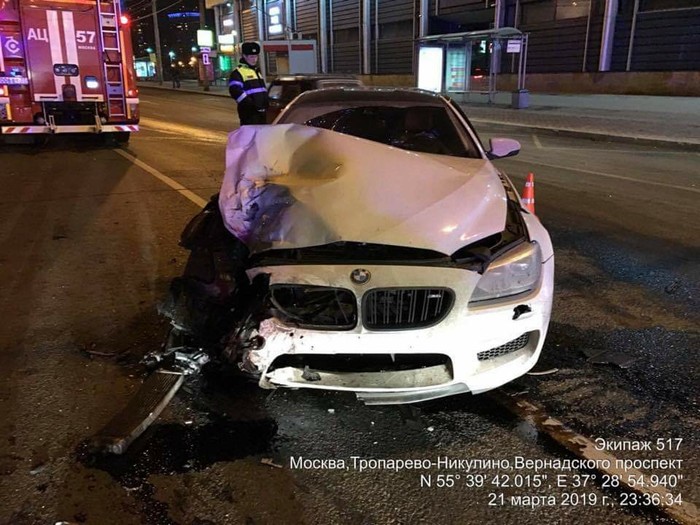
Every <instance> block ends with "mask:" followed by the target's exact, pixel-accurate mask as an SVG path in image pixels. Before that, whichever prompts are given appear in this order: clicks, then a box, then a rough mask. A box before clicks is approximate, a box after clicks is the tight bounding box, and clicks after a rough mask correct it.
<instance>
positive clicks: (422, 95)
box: [295, 87, 444, 105]
mask: <svg viewBox="0 0 700 525" xmlns="http://www.w3.org/2000/svg"><path fill="white" fill-rule="evenodd" d="M398 101H401V102H414V103H417V104H433V105H442V104H444V98H443V97H442V96H441V95H439V94H437V93H433V92H432V91H425V90H422V89H417V88H386V87H384V88H380V87H337V88H325V89H318V90H314V91H306V92H304V93H302V94H301V95H299V97H298V98H297V99H296V102H295V104H298V103H300V102H303V103H304V104H316V103H333V102H346V103H347V102H398Z"/></svg>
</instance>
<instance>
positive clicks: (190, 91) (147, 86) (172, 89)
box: [136, 84, 231, 98]
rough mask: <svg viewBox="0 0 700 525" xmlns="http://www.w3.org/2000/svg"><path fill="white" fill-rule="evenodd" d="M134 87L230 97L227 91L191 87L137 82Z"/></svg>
mask: <svg viewBox="0 0 700 525" xmlns="http://www.w3.org/2000/svg"><path fill="white" fill-rule="evenodd" d="M136 87H138V88H139V91H141V90H142V89H151V90H154V91H175V92H177V93H187V94H188V95H205V96H209V97H226V98H231V96H230V95H229V94H228V93H219V92H217V91H200V90H197V91H195V90H193V89H186V88H185V89H183V88H171V87H165V86H149V85H142V84H137V85H136Z"/></svg>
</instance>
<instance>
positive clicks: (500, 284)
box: [469, 242, 542, 304]
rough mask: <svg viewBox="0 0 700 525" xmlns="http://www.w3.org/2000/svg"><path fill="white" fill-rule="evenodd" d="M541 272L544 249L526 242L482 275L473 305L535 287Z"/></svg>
mask: <svg viewBox="0 0 700 525" xmlns="http://www.w3.org/2000/svg"><path fill="white" fill-rule="evenodd" d="M541 271H542V252H541V250H540V247H539V245H538V244H537V243H536V242H531V243H523V244H520V245H518V246H516V247H515V248H513V249H512V250H510V251H508V252H506V253H504V254H503V255H501V256H500V257H499V258H498V259H496V260H495V261H493V262H492V263H491V264H490V265H489V266H488V268H487V270H486V271H485V272H484V275H482V276H481V279H480V280H479V282H478V284H477V285H476V288H475V289H474V292H473V293H472V296H471V299H470V300H469V303H470V304H473V303H478V302H481V301H489V300H493V299H500V298H502V297H510V296H512V295H519V294H521V293H525V292H530V291H532V290H534V289H535V287H536V286H537V284H538V283H539V281H540V273H541Z"/></svg>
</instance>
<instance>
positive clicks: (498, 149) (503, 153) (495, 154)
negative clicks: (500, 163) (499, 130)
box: [486, 138, 520, 160]
mask: <svg viewBox="0 0 700 525" xmlns="http://www.w3.org/2000/svg"><path fill="white" fill-rule="evenodd" d="M489 148H490V149H489V151H487V152H486V155H487V156H488V158H489V159H490V160H494V159H503V158H505V157H513V156H515V155H517V154H518V152H519V151H520V142H518V141H517V140H513V139H502V138H493V139H491V140H489Z"/></svg>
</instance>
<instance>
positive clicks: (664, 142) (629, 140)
mask: <svg viewBox="0 0 700 525" xmlns="http://www.w3.org/2000/svg"><path fill="white" fill-rule="evenodd" d="M138 88H139V90H140V89H151V90H156V91H176V92H178V93H187V94H189V95H206V96H215V97H225V98H229V95H228V93H216V92H211V91H194V90H191V89H182V88H180V89H178V88H171V87H165V86H150V85H141V84H138ZM469 120H470V121H471V122H475V123H480V124H494V125H498V126H506V127H513V128H525V129H530V130H534V131H541V132H547V133H554V134H558V135H565V136H569V137H578V138H587V139H591V140H596V141H601V142H621V143H625V144H637V145H642V146H644V145H646V146H664V147H676V148H681V149H684V150H689V151H700V142H686V141H682V140H678V139H672V138H667V137H637V136H634V135H610V134H608V133H607V132H605V131H581V130H577V129H574V128H558V127H556V126H542V125H539V126H538V125H534V126H533V125H530V124H520V123H517V122H506V121H502V120H497V119H489V118H482V117H469Z"/></svg>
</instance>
